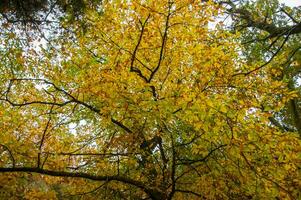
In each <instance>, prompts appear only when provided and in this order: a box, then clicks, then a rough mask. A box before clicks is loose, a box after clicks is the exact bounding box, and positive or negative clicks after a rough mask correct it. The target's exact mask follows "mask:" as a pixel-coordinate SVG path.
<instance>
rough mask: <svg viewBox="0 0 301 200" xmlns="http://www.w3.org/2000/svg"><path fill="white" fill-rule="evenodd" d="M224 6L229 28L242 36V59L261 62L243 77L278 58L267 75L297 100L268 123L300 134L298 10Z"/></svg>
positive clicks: (271, 4)
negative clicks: (228, 16) (229, 21)
mask: <svg viewBox="0 0 301 200" xmlns="http://www.w3.org/2000/svg"><path fill="white" fill-rule="evenodd" d="M243 2H244V1H243ZM224 3H225V4H226V5H227V7H228V9H227V12H228V13H229V14H230V16H232V19H233V20H234V27H233V28H234V29H235V30H239V31H240V32H241V33H242V37H241V38H242V44H243V45H244V51H243V52H244V54H245V56H246V57H248V59H249V60H250V61H252V60H254V59H257V60H258V59H259V60H262V61H263V62H264V64H262V65H260V66H258V67H257V68H255V69H254V70H253V71H250V72H248V73H247V74H243V75H248V74H250V73H252V72H254V71H257V70H260V69H261V68H263V67H265V66H266V65H267V64H269V63H270V62H272V61H273V59H274V58H276V57H281V59H282V61H281V62H280V63H277V64H274V67H273V69H272V70H271V74H272V76H274V78H275V79H277V80H279V81H283V82H284V83H286V85H287V87H288V88H289V90H291V91H292V92H293V91H295V92H296V94H297V96H296V97H295V98H294V99H291V100H290V101H289V102H288V103H287V104H286V106H285V107H284V108H283V109H282V110H281V111H279V112H275V111H274V114H273V115H274V116H273V117H272V116H271V117H270V121H271V123H273V124H274V125H275V126H277V127H279V128H280V129H282V130H283V131H297V132H298V133H299V134H301V107H300V95H301V93H300V87H299V86H298V85H300V84H298V81H299V80H300V47H301V44H300V42H299V41H300V33H301V22H300V13H301V10H300V7H295V8H290V7H287V6H285V5H280V4H279V3H278V1H277V0H272V1H266V0H261V1H256V2H249V1H245V2H244V3H242V2H240V4H238V5H237V4H234V3H233V2H232V1H228V2H224ZM252 10H256V12H254V11H252ZM263 107H264V106H263ZM263 109H264V108H263Z"/></svg>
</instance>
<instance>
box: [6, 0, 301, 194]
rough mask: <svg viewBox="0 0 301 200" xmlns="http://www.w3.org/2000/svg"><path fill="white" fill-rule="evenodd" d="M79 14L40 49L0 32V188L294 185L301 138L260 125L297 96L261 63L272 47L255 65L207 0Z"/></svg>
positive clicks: (216, 190)
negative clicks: (79, 19)
mask: <svg viewBox="0 0 301 200" xmlns="http://www.w3.org/2000/svg"><path fill="white" fill-rule="evenodd" d="M89 11H90V12H89V13H86V15H85V20H86V24H87V26H86V28H85V31H84V32H83V31H82V30H80V29H78V28H77V27H78V24H76V22H75V24H71V25H70V24H67V25H68V26H70V27H71V28H70V27H69V28H70V29H72V28H74V29H73V30H74V32H72V33H69V32H65V33H64V34H65V35H63V37H60V38H56V39H55V40H54V41H52V45H49V46H46V45H44V46H43V45H41V46H40V48H39V49H38V48H31V47H28V46H24V44H23V43H22V42H23V40H21V39H20V38H18V37H16V35H15V34H13V33H11V32H9V31H5V30H3V31H2V35H1V55H2V58H3V59H2V61H1V68H0V69H1V73H0V79H1V85H0V92H1V96H0V102H1V104H0V106H1V109H0V115H1V118H2V121H1V122H0V128H1V135H0V141H1V142H0V145H1V148H2V149H1V151H2V153H1V161H0V164H1V166H0V173H1V176H0V182H1V183H3V184H1V185H4V187H3V188H2V189H1V190H2V191H5V192H3V198H5V197H7V196H15V197H16V199H17V198H44V199H45V198H49V199H55V198H58V199H61V198H74V199H76V198H80V197H81V196H83V198H85V199H89V198H92V199H95V198H99V199H105V198H107V199H114V198H115V199H127V198H128V199H252V198H254V199H256V198H257V199H263V198H268V199H273V198H281V199H285V198H286V199H297V198H298V196H300V191H299V188H300V185H301V183H300V179H299V177H300V175H299V171H298V170H300V166H299V165H298V162H300V158H299V157H298V153H299V150H300V138H299V135H298V134H297V133H296V132H293V131H292V132H290V133H289V134H287V133H286V132H284V131H283V130H282V129H280V128H279V127H277V126H273V124H271V123H270V118H271V116H272V114H273V113H271V112H269V110H276V111H277V110H281V109H282V108H283V106H284V105H285V104H286V103H287V102H289V101H290V100H291V99H293V98H295V97H296V93H295V92H294V91H291V90H290V89H289V88H288V87H287V85H286V84H285V83H284V82H282V81H279V80H277V79H276V78H275V76H274V75H273V73H270V72H271V70H273V67H274V66H275V65H276V63H277V62H280V61H283V59H284V58H283V57H282V56H277V57H276V58H275V59H274V60H273V62H272V61H271V62H269V63H267V64H265V66H264V67H260V70H254V69H257V68H258V67H259V66H262V63H263V61H262V60H261V59H258V60H257V59H254V60H252V62H250V59H249V57H247V56H244V55H242V53H241V52H242V51H243V50H244V46H242V45H240V44H239V43H238V42H239V41H240V38H239V33H238V34H237V33H232V31H230V30H227V29H226V28H225V27H224V26H223V25H222V24H218V25H217V26H216V27H215V28H214V29H213V28H210V22H211V21H213V20H215V17H217V16H219V15H220V14H223V12H224V9H223V7H222V5H221V4H216V3H214V2H212V1H208V2H201V1H191V0H185V1H183V0H181V1H180V0H178V1H167V0H164V1H160V2H158V1H111V2H104V3H103V5H102V12H101V14H100V12H99V10H92V9H91V10H89ZM63 23H64V22H63ZM64 26H66V24H64ZM251 71H252V73H249V72H251ZM242 74H243V76H242ZM245 74H248V75H245ZM262 105H264V108H263V109H262ZM45 175H46V176H45ZM7 179H9V180H10V181H9V182H8V183H7V184H5V183H6V180H7ZM22 180H23V183H22ZM24 180H25V182H26V183H28V182H34V183H38V184H37V185H35V184H32V185H30V186H23V185H24ZM32 180H34V181H32ZM62 185H64V186H67V187H62ZM91 188H93V189H91ZM17 192H18V194H17ZM18 195H19V196H18Z"/></svg>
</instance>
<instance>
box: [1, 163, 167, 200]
mask: <svg viewBox="0 0 301 200" xmlns="http://www.w3.org/2000/svg"><path fill="white" fill-rule="evenodd" d="M1 172H2V173H5V172H27V173H28V172H30V173H39V174H45V175H49V176H57V177H73V178H84V179H89V180H94V181H117V182H121V183H124V184H128V185H132V186H135V187H137V188H140V189H141V190H143V191H144V192H145V193H147V194H148V195H149V196H150V197H151V198H152V199H156V200H157V199H158V200H159V198H160V196H161V195H162V194H161V193H160V192H158V191H157V190H155V189H151V188H149V187H147V186H146V184H144V183H142V182H140V181H137V180H133V179H131V178H128V177H124V176H97V175H91V174H88V173H81V172H77V173H76V172H66V171H53V170H46V169H40V168H31V167H14V168H4V167H1V168H0V173H1Z"/></svg>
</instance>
